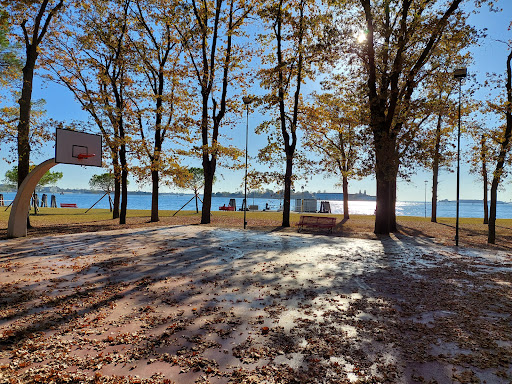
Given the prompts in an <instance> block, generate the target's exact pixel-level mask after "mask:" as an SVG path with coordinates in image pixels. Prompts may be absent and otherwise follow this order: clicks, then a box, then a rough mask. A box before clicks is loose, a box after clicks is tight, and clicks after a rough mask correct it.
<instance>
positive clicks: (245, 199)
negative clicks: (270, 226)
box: [242, 96, 252, 229]
mask: <svg viewBox="0 0 512 384" xmlns="http://www.w3.org/2000/svg"><path fill="white" fill-rule="evenodd" d="M242 100H243V102H244V104H245V106H246V107H247V123H246V127H245V192H244V202H245V206H244V207H243V208H244V229H246V228H247V219H246V217H247V216H246V215H247V147H248V144H249V104H251V103H252V98H251V97H249V96H244V97H243V98H242ZM242 205H243V204H242Z"/></svg>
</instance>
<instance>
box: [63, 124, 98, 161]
mask: <svg viewBox="0 0 512 384" xmlns="http://www.w3.org/2000/svg"><path fill="white" fill-rule="evenodd" d="M101 155H102V146H101V136H100V135H94V134H92V133H84V132H77V131H71V130H69V129H60V128H57V130H56V132H55V162H56V163H64V164H77V165H89V166H94V167H101Z"/></svg>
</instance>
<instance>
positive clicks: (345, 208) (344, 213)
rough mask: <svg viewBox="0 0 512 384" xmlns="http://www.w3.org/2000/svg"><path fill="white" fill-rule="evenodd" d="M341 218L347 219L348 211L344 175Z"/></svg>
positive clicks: (346, 181) (344, 176) (346, 187)
mask: <svg viewBox="0 0 512 384" xmlns="http://www.w3.org/2000/svg"><path fill="white" fill-rule="evenodd" d="M342 183H343V218H344V219H346V220H348V219H349V212H348V178H347V176H346V175H343V181H342Z"/></svg>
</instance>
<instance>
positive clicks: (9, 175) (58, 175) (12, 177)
mask: <svg viewBox="0 0 512 384" xmlns="http://www.w3.org/2000/svg"><path fill="white" fill-rule="evenodd" d="M35 167H36V166H35V165H31V166H30V171H32V170H33V169H34V168H35ZM62 176H63V175H62V172H50V171H48V172H46V173H45V174H44V175H43V177H41V180H39V182H38V183H37V186H38V187H44V186H46V185H54V184H57V182H58V181H59V180H60V179H62ZM4 182H5V183H6V184H7V185H9V186H10V187H12V188H16V187H18V167H16V166H15V167H13V168H11V169H9V170H8V171H7V172H5V179H4Z"/></svg>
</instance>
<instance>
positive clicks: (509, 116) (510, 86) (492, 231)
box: [487, 51, 512, 244]
mask: <svg viewBox="0 0 512 384" xmlns="http://www.w3.org/2000/svg"><path fill="white" fill-rule="evenodd" d="M511 61H512V51H511V52H510V54H509V55H508V58H507V84H506V91H507V106H506V120H507V122H506V126H505V132H504V135H503V141H502V142H501V149H500V153H499V155H498V161H497V163H496V169H495V170H494V173H493V179H492V184H491V207H490V212H489V233H488V235H487V242H488V243H489V244H494V243H495V241H496V202H497V194H498V186H499V184H500V181H501V176H502V174H503V167H504V165H505V157H506V156H507V153H508V151H509V143H510V138H511V137H510V136H511V134H512V112H511V108H512V107H511V106H512V69H511V66H510V62H511Z"/></svg>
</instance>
